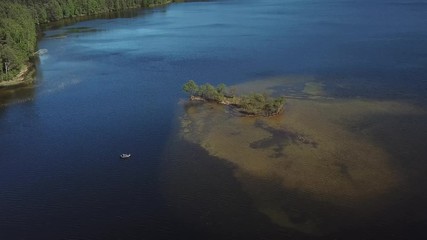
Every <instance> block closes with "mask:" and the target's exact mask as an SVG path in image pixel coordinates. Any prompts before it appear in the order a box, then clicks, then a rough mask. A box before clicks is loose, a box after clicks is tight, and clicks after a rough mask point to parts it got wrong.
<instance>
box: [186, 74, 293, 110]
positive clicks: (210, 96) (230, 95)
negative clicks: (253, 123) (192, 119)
mask: <svg viewBox="0 0 427 240" xmlns="http://www.w3.org/2000/svg"><path fill="white" fill-rule="evenodd" d="M226 89H227V86H226V85H225V84H223V83H221V84H219V85H218V86H216V87H214V86H212V85H211V84H209V83H205V84H203V85H200V86H199V85H197V84H196V83H195V82H194V81H193V80H189V81H188V82H187V83H185V84H184V86H183V90H184V91H185V92H186V93H188V94H189V95H190V99H191V100H199V101H210V102H216V103H219V104H224V105H229V106H232V107H234V108H235V109H236V110H237V111H238V112H240V113H242V114H245V115H250V116H265V117H268V116H274V115H278V114H280V113H282V112H283V109H284V106H285V98H284V97H277V98H273V97H270V96H268V95H267V94H260V93H252V94H249V95H243V96H236V94H235V91H234V90H230V91H227V90H226Z"/></svg>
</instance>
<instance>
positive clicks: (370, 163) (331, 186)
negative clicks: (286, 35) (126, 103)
mask: <svg viewBox="0 0 427 240" xmlns="http://www.w3.org/2000/svg"><path fill="white" fill-rule="evenodd" d="M323 86H324V85H323V84H322V83H317V82H315V79H313V78H310V77H308V78H307V77H300V78H298V77H290V78H274V79H267V80H262V81H253V82H248V83H245V84H242V85H240V86H236V88H237V89H238V90H239V91H241V92H251V91H253V90H254V89H256V90H257V91H265V92H269V93H271V94H273V95H278V94H280V95H287V96H288V99H287V105H286V110H285V114H283V115H281V116H278V117H273V118H244V117H235V116H232V115H231V114H230V113H229V112H228V109H227V108H224V107H222V106H218V105H215V104H209V103H204V104H200V103H199V104H187V105H186V107H185V108H186V112H185V114H184V116H183V117H182V119H181V126H182V128H181V135H182V136H183V137H184V138H185V139H186V140H188V141H190V142H193V143H196V144H199V145H200V146H202V147H203V148H204V149H205V150H207V151H208V152H209V154H210V155H212V156H215V157H218V158H221V159H225V160H226V161H228V162H230V163H232V164H233V165H234V166H235V174H234V175H235V177H236V178H237V180H239V181H240V182H241V184H242V187H243V189H244V190H245V191H246V192H247V193H248V195H249V196H250V197H251V198H252V200H253V202H254V204H255V205H256V207H257V209H258V211H260V212H262V213H264V214H265V215H267V216H268V217H269V218H270V219H271V221H272V222H274V223H275V224H278V225H280V226H282V227H287V228H293V229H296V230H298V231H302V232H306V233H311V234H324V233H325V232H328V231H333V229H331V227H330V226H327V225H328V224H325V223H327V222H328V221H333V222H334V224H333V225H334V227H332V228H336V227H339V226H340V224H341V223H340V221H341V220H342V219H345V218H346V217H345V216H346V214H347V215H348V214H351V215H352V216H353V217H354V219H358V220H357V221H363V220H361V219H364V218H366V217H367V216H365V215H366V214H368V215H370V214H375V212H376V211H377V210H378V209H381V208H383V207H385V206H384V205H386V203H385V201H386V200H387V199H388V198H389V196H390V194H392V193H394V192H395V191H396V189H398V188H399V187H401V186H402V184H404V181H405V177H404V176H403V175H402V173H401V172H400V171H399V169H398V168H397V167H396V165H395V164H393V162H394V160H395V157H394V156H393V155H392V153H390V152H389V151H388V149H387V148H386V147H384V145H382V144H379V143H378V139H377V138H376V135H375V133H377V132H379V131H382V130H383V125H382V124H381V123H375V120H373V119H376V118H378V117H379V116H381V117H385V119H393V118H394V117H396V116H417V115H422V114H425V112H424V111H423V110H422V109H420V108H418V107H416V106H413V105H411V104H408V103H405V102H400V101H376V100H367V99H333V98H330V97H328V96H327V95H326V93H325V91H324V90H323ZM387 121H388V120H387ZM387 121H386V122H385V126H387V127H390V125H392V126H394V125H395V124H387ZM390 121H393V120H390ZM390 121H388V123H390ZM366 123H371V124H366ZM375 209H377V210H375ZM328 211H331V212H334V211H337V212H340V213H339V214H335V215H334V214H329V215H328V214H327V212H328ZM331 215H334V216H331ZM367 218H369V217H367ZM342 224H344V225H345V224H349V225H351V224H352V223H351V221H347V222H346V223H342Z"/></svg>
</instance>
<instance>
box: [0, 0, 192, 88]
mask: <svg viewBox="0 0 427 240" xmlns="http://www.w3.org/2000/svg"><path fill="white" fill-rule="evenodd" d="M174 2H185V0H166V1H165V2H160V3H154V4H149V5H147V6H141V7H131V8H127V9H120V10H118V11H117V10H116V11H105V12H99V13H95V14H86V15H84V14H83V15H78V16H73V17H69V18H62V19H59V20H57V21H54V22H46V23H40V24H36V25H38V26H42V25H51V24H55V23H57V22H60V21H62V20H72V19H78V18H79V17H90V16H95V17H96V16H97V15H101V14H105V13H108V12H120V11H125V10H129V9H138V8H140V9H149V8H156V7H161V6H166V5H169V4H171V3H174ZM42 29H43V28H42ZM42 31H43V30H40V29H39V30H38V31H37V32H39V33H40V32H42ZM36 50H37V51H39V50H40V49H36ZM35 71H36V69H35V65H34V64H33V63H31V60H29V61H28V62H27V63H26V64H25V65H24V66H22V68H21V70H20V71H19V73H18V74H17V75H15V76H14V77H12V78H11V79H10V80H0V90H1V89H3V88H7V87H16V86H20V85H24V84H29V83H32V82H34V81H35V80H36V79H35V77H33V76H30V75H31V74H33V73H35Z"/></svg>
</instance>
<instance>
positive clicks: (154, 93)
mask: <svg viewBox="0 0 427 240" xmlns="http://www.w3.org/2000/svg"><path fill="white" fill-rule="evenodd" d="M426 13H427V2H425V1H403V0H396V1H386V0H383V1H381V0H374V1H352V0H348V1H344V0H328V1H326V0H318V1H315V0H301V1H291V0H286V1H284V0H265V1H255V0H248V1H241V0H229V1H226V0H224V1H208V2H190V3H180V4H172V5H169V6H167V7H164V8H156V9H150V10H140V11H138V12H137V14H135V12H132V13H130V15H131V16H132V17H128V18H126V17H123V18H113V19H110V18H100V19H93V20H86V21H81V22H76V23H73V24H71V25H67V26H63V27H60V28H57V29H53V30H47V31H46V32H45V36H44V38H42V39H41V40H40V42H39V48H41V49H47V50H48V53H47V54H45V55H42V56H40V62H39V64H38V66H37V81H36V82H35V84H34V86H27V87H24V88H18V89H2V90H0V91H1V93H0V104H1V106H0V239H10V240H13V239H191V238H204V239H225V238H229V239H240V238H242V239H243V238H246V239H248V238H254V239H262V238H264V239H285V238H291V239H292V238H322V237H325V238H329V237H331V238H332V237H333V238H335V239H348V238H353V237H354V238H355V239H371V238H378V237H380V236H387V237H388V238H395V239H405V238H407V239H416V238H418V237H419V238H421V237H420V236H421V235H420V234H422V231H421V230H422V229H424V227H425V226H427V219H426V216H425V215H424V213H425V210H422V209H424V208H425V207H426V206H425V205H423V204H422V202H423V199H424V198H425V199H427V198H426V195H425V191H424V190H425V187H424V184H423V183H422V182H421V183H419V184H418V185H417V187H414V189H415V190H413V192H411V193H412V195H410V196H409V197H403V199H404V200H405V201H406V200H407V201H406V202H403V203H401V202H399V201H398V204H396V209H397V210H396V211H397V212H399V213H400V214H399V213H397V214H396V216H398V217H396V216H395V219H393V220H392V221H387V223H386V224H384V225H380V226H371V227H366V226H364V228H363V229H362V230H361V231H359V229H358V226H355V228H354V229H342V231H340V230H335V231H334V232H332V233H330V235H327V236H312V235H310V234H308V235H306V234H304V233H299V232H296V231H294V230H291V229H286V228H281V227H279V226H276V225H274V224H272V223H271V222H270V221H269V219H268V218H267V217H266V216H264V215H262V214H261V213H259V212H257V211H256V209H255V208H254V207H253V206H252V204H251V200H250V199H249V197H248V196H247V195H246V194H245V192H244V191H242V189H241V188H240V185H239V183H238V182H236V180H235V179H234V178H233V173H232V170H231V168H232V167H231V166H228V165H227V164H225V163H224V162H222V161H217V160H216V159H214V158H212V157H209V156H208V154H207V153H206V152H204V151H203V150H201V149H199V148H198V147H197V146H192V145H191V144H189V143H178V144H174V147H175V149H173V151H172V150H171V149H170V147H171V145H170V142H171V141H177V140H176V139H175V137H174V134H175V131H176V122H177V121H176V114H177V112H179V111H180V109H181V106H179V105H178V104H177V103H178V101H179V99H180V98H184V97H185V96H184V95H183V94H182V92H181V86H182V84H183V83H185V82H186V81H187V80H189V79H194V80H196V81H199V82H211V83H213V84H217V83H220V82H224V83H226V84H228V85H232V84H237V83H241V82H244V81H248V80H252V79H262V78H268V77H275V76H287V75H302V76H314V77H315V78H316V79H319V80H320V81H322V82H324V83H326V89H327V91H328V94H329V95H330V96H333V97H341V98H346V97H361V98H367V99H380V100H390V99H392V100H394V99H402V100H404V101H407V102H411V103H414V104H417V105H419V106H423V104H424V103H425V102H426V98H425V96H427V95H426V93H427V67H426V66H427V28H426V27H425V26H427V17H426V16H427V15H426ZM123 15H124V16H126V14H125V13H124V14H123ZM75 29H80V30H81V29H86V30H88V29H89V31H81V32H78V31H75ZM337 84H346V85H347V86H350V88H346V89H340V88H339V87H336V86H337ZM421 115H422V114H421ZM423 119H425V117H424V118H423ZM412 120H413V121H414V122H417V123H418V125H420V124H421V125H422V123H420V122H419V121H420V120H419V119H418V120H417V119H415V120H414V119H412ZM425 129H426V128H422V129H421V130H422V131H425ZM415 132H416V131H415ZM426 137H427V132H421V134H418V135H417V137H416V138H417V143H420V142H423V141H425V140H426ZM171 139H173V140H171ZM387 143H388V142H387V141H385V142H384V143H383V144H385V145H387ZM420 145H422V144H420ZM390 148H391V147H390ZM414 149H415V150H414V151H413V152H410V153H408V154H406V155H405V154H402V156H401V157H402V159H403V158H405V159H406V158H407V159H414V158H413V157H414V156H416V160H417V161H418V162H420V161H423V159H427V158H424V157H427V154H426V152H425V151H424V152H420V149H422V148H421V147H418V148H414ZM123 152H131V153H132V154H133V157H132V159H131V160H129V161H122V160H120V159H119V158H118V156H119V154H121V153H123ZM165 157H166V158H168V159H188V158H204V159H205V160H204V164H203V165H202V166H198V165H196V166H197V167H198V168H197V169H199V170H200V169H201V171H202V170H203V171H202V172H203V173H210V174H209V175H207V176H199V179H188V181H185V182H184V184H181V186H180V187H181V188H182V192H186V190H185V189H187V188H196V189H198V188H200V189H201V190H200V195H198V196H184V198H186V199H187V201H186V203H187V204H188V205H185V206H177V205H174V204H173V202H174V201H173V198H172V200H171V199H170V198H169V197H170V196H169V195H168V194H169V193H170V192H171V190H170V189H169V190H168V191H167V192H168V194H166V193H165V192H166V190H165V189H164V186H165V185H167V184H165V182H170V181H173V180H174V179H175V177H176V174H182V175H185V174H187V172H185V171H184V172H179V173H176V172H174V171H172V170H170V169H173V168H174V166H173V165H167V164H168V163H170V162H169V161H164V159H165ZM194 164H198V163H192V164H189V165H188V171H189V174H190V173H191V174H190V175H191V176H197V174H196V173H194V172H193V173H192V170H191V167H194V166H195V165H194ZM400 164H401V163H400ZM407 164H408V165H411V164H412V165H413V166H423V167H425V166H426V165H425V164H424V163H422V164H414V163H411V162H410V163H407ZM165 165H167V166H165ZM183 166H185V164H184V165H180V168H181V169H185V168H183ZM165 169H167V170H165ZM408 169H409V170H408V172H407V174H408V178H410V179H412V178H414V181H416V180H420V179H423V180H425V178H423V177H422V176H420V175H421V174H420V171H421V170H423V168H421V170H420V169H419V168H418V170H417V171H415V170H414V171H411V168H408ZM412 173H413V176H412V175H411V174H412ZM218 176H219V177H218ZM196 183H198V184H196ZM194 185H197V187H194ZM206 189H207V190H206ZM173 191H175V195H179V194H180V192H181V189H180V188H176V189H173ZM414 192H415V193H414ZM218 196H223V197H218ZM408 198H409V199H408ZM216 201H219V203H215V202H216ZM407 203H409V204H407ZM410 203H414V204H413V205H411V204H410ZM220 204H222V206H223V205H227V207H225V208H220V209H221V211H216V210H218V209H219V207H218V206H219V205H220ZM420 209H421V210H420ZM211 212H212V214H210V213H211ZM415 212H419V213H420V214H418V215H414V216H413V217H411V216H407V214H413V213H415ZM186 213H188V214H186ZM208 213H209V214H208ZM400 216H404V221H406V222H404V223H401V222H399V219H400V218H399V217H400ZM349 217H350V218H351V216H349ZM408 221H409V222H408ZM358 234H359V235H358Z"/></svg>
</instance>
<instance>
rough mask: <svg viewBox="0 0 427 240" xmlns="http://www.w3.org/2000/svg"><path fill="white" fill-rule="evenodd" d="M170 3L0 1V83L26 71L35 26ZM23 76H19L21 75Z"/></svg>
mask: <svg viewBox="0 0 427 240" xmlns="http://www.w3.org/2000/svg"><path fill="white" fill-rule="evenodd" d="M172 1H173V0H1V1H0V82H1V81H5V80H11V79H13V78H14V77H16V76H17V75H18V74H20V72H21V71H22V70H23V69H25V68H24V67H23V66H24V65H25V64H26V63H27V62H28V61H29V60H30V58H31V57H32V56H33V55H34V52H35V50H36V42H37V32H36V26H37V25H39V24H42V23H48V22H53V21H58V20H60V19H64V18H72V17H76V16H84V15H93V14H98V13H105V12H113V11H118V10H123V9H129V8H138V7H152V6H156V5H161V4H166V3H170V2H172ZM21 74H22V73H21Z"/></svg>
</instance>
